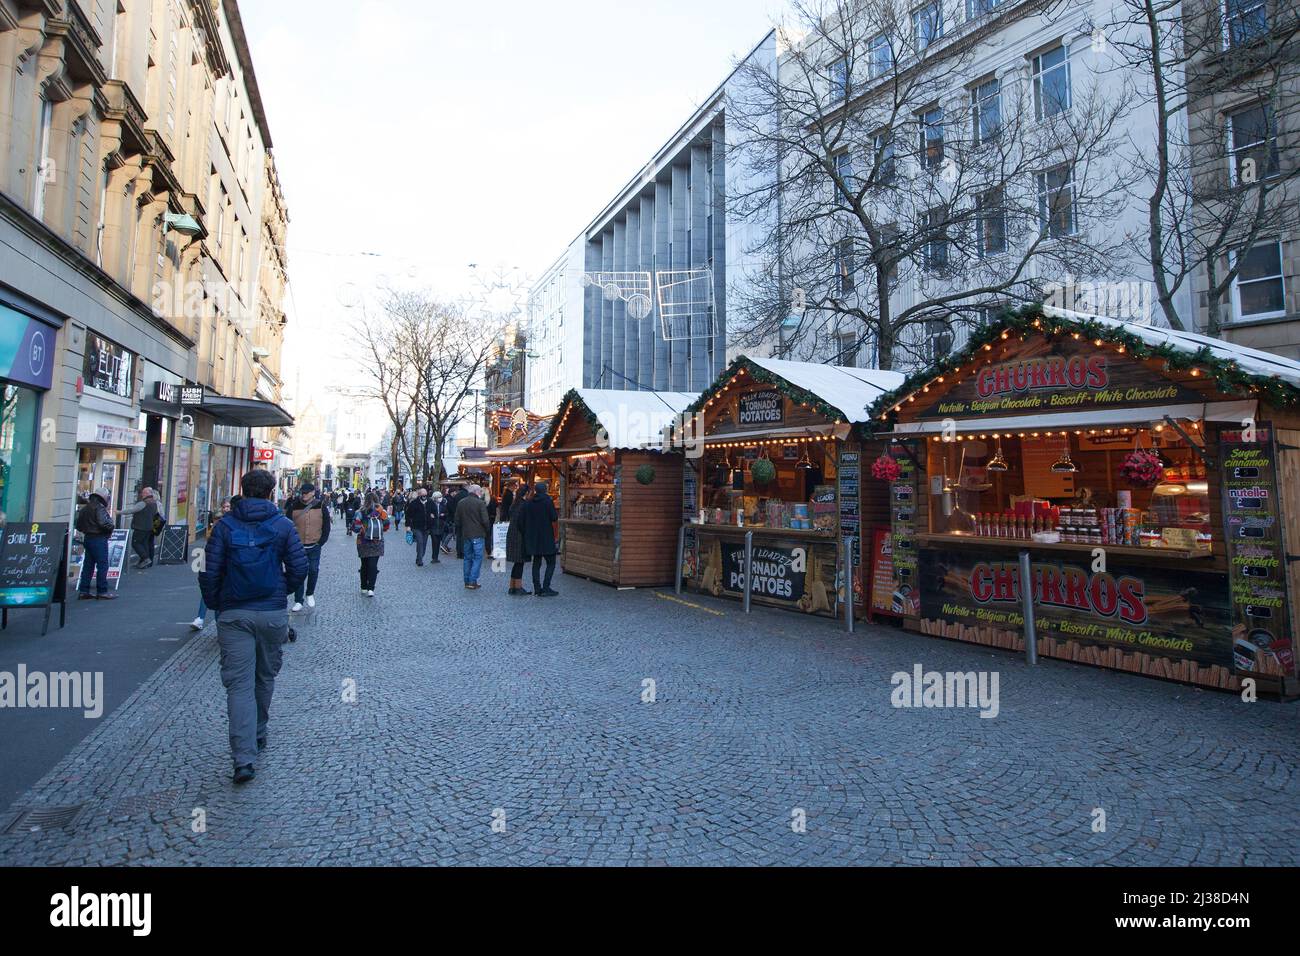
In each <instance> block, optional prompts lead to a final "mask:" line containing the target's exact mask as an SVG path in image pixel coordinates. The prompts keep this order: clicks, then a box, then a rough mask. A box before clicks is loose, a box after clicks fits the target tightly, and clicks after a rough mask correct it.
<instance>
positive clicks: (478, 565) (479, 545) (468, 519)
mask: <svg viewBox="0 0 1300 956" xmlns="http://www.w3.org/2000/svg"><path fill="white" fill-rule="evenodd" d="M485 494H486V492H485V491H484V490H483V489H482V488H480V487H479V486H478V485H475V486H473V488H472V489H471V491H470V492H469V493H467V494H466V496H465V498H464V499H463V500H462V501H461V502H460V504H458V505H457V506H456V537H457V539H458V540H459V541H460V542H461V548H462V551H463V554H464V559H463V560H464V565H465V587H466V589H468V590H470V591H477V590H478V589H479V587H480V585H479V583H478V579H479V574H480V573H481V572H482V570H483V551H484V544H485V543H486V541H487V537H488V535H490V534H491V533H492V522H491V521H490V520H489V519H488V512H487V504H486V503H485V502H484V501H483V497H484V495H485Z"/></svg>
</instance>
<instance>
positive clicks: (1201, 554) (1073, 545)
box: [916, 533, 1214, 561]
mask: <svg viewBox="0 0 1300 956" xmlns="http://www.w3.org/2000/svg"><path fill="white" fill-rule="evenodd" d="M916 540H917V541H918V542H919V543H921V544H958V545H962V544H964V545H978V546H979V547H982V548H983V547H994V548H1007V549H1009V550H1012V551H1071V552H1075V553H1081V554H1089V555H1090V554H1092V552H1094V551H1096V550H1097V549H1099V548H1100V549H1101V550H1103V551H1105V552H1106V554H1108V555H1115V556H1120V557H1142V558H1153V559H1157V560H1171V561H1207V560H1212V559H1213V558H1214V551H1213V549H1211V548H1197V549H1196V550H1194V551H1182V550H1179V549H1177V548H1136V547H1133V546H1132V545H1127V544H1091V543H1090V544H1082V543H1080V542H1077V541H1060V542H1057V543H1055V544H1045V543H1043V542H1039V541H1034V540H1032V539H1027V538H981V537H977V536H976V535H969V534H929V533H925V534H918V535H917V536H916Z"/></svg>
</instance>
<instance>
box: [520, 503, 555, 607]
mask: <svg viewBox="0 0 1300 956" xmlns="http://www.w3.org/2000/svg"><path fill="white" fill-rule="evenodd" d="M549 491H550V487H549V486H548V485H547V484H546V482H544V481H539V482H538V483H537V485H536V487H535V488H534V489H533V500H532V501H530V502H528V507H527V508H526V509H525V510H524V521H523V534H524V550H525V551H526V552H527V553H528V554H529V555H531V556H532V559H533V593H534V594H535V595H537V596H538V597H559V596H560V595H559V592H557V591H552V590H551V581H552V579H553V578H554V577H555V556H556V555H557V554H559V553H560V546H559V544H558V543H557V541H556V538H557V534H556V526H557V523H558V522H559V520H560V515H559V513H558V512H557V511H556V510H555V502H553V501H552V500H551V496H550V494H549ZM543 562H545V564H546V578H545V580H543V579H542V563H543Z"/></svg>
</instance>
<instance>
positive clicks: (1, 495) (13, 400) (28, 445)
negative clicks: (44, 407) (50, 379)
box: [0, 385, 41, 524]
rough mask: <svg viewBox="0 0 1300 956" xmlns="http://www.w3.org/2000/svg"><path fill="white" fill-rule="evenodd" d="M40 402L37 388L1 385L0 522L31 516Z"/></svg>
mask: <svg viewBox="0 0 1300 956" xmlns="http://www.w3.org/2000/svg"><path fill="white" fill-rule="evenodd" d="M40 403H41V396H40V393H39V392H35V391H33V390H32V389H30V388H23V387H22V386H19V385H5V386H4V400H3V406H0V524H5V523H7V522H9V521H15V522H22V521H27V520H29V519H30V518H31V492H32V469H33V466H34V464H35V460H36V442H37V440H38V437H39V436H38V435H37V411H38V409H39V407H40Z"/></svg>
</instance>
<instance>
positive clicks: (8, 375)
mask: <svg viewBox="0 0 1300 956" xmlns="http://www.w3.org/2000/svg"><path fill="white" fill-rule="evenodd" d="M58 332H59V329H58V326H57V325H53V324H50V323H49V322H45V321H42V320H41V319H38V318H36V317H34V316H33V315H28V314H27V313H24V312H20V311H18V310H17V309H13V308H10V307H9V306H8V305H4V304H0V524H5V523H8V522H25V521H29V520H31V519H32V517H33V496H34V495H35V494H37V493H38V492H37V489H36V488H34V487H33V480H32V479H33V474H34V472H35V467H36V451H37V448H38V447H39V444H38V443H39V442H40V439H41V434H40V433H41V405H42V401H43V396H44V394H45V393H46V392H48V391H49V389H50V387H51V384H52V382H53V376H54V343H55V339H56V336H57V335H58Z"/></svg>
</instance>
